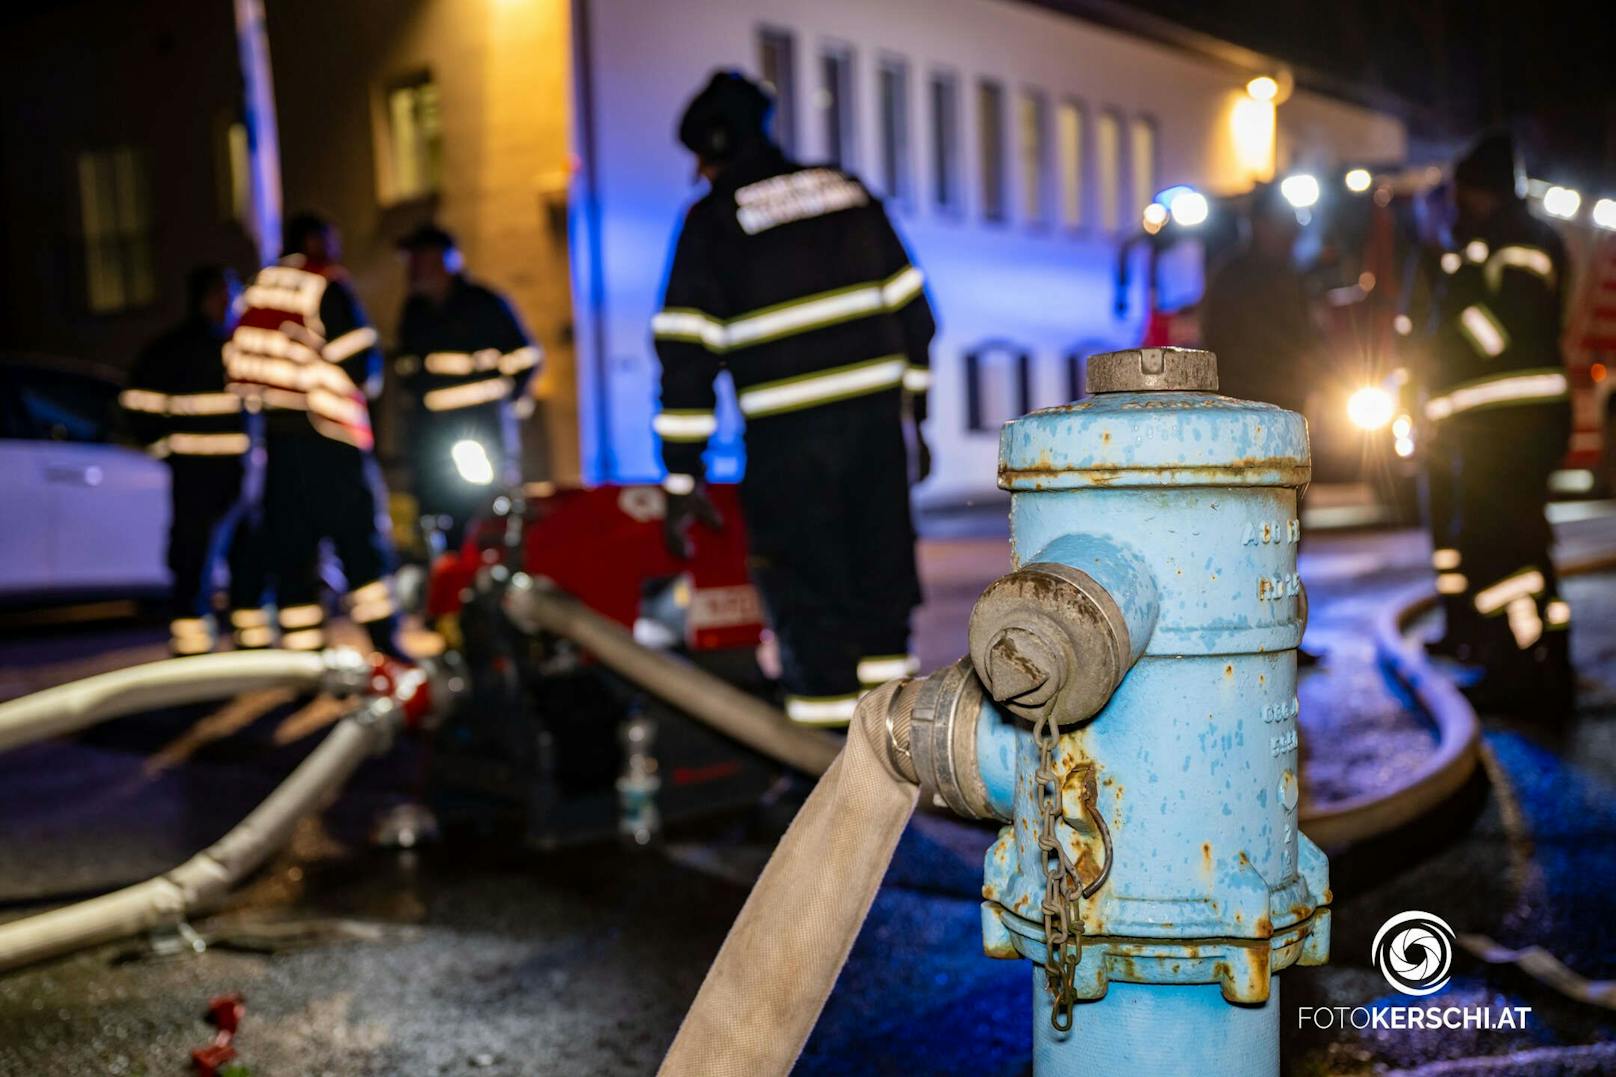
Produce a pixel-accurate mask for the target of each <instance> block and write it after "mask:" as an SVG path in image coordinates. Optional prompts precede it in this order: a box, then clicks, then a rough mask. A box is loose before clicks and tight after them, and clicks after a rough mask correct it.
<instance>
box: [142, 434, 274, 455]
mask: <svg viewBox="0 0 1616 1077" xmlns="http://www.w3.org/2000/svg"><path fill="white" fill-rule="evenodd" d="M251 447H252V440H251V439H250V438H248V437H247V435H246V434H170V435H168V437H166V438H161V439H159V440H158V441H156V442H154V443H153V444H152V447H151V451H152V452H153V453H154V454H156V455H157V456H240V455H241V454H242V453H244V452H246V451H247V450H248V449H250V448H251Z"/></svg>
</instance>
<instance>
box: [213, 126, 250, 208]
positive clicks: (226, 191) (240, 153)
mask: <svg viewBox="0 0 1616 1077" xmlns="http://www.w3.org/2000/svg"><path fill="white" fill-rule="evenodd" d="M218 147H219V148H218V158H217V161H216V167H215V175H216V176H217V177H218V179H217V188H218V192H219V217H220V219H222V220H226V221H245V220H247V219H248V210H249V208H250V207H249V205H248V203H249V201H250V200H251V198H252V148H251V145H250V144H249V142H248V135H247V125H246V124H244V123H242V122H241V121H240V120H230V119H225V120H223V121H222V122H221V123H220V125H219V142H218Z"/></svg>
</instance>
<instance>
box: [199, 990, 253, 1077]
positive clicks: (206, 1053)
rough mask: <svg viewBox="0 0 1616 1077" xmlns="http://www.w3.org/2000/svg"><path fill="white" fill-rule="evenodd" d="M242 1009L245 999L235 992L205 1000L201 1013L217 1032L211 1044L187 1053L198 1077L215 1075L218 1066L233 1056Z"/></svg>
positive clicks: (245, 1010) (245, 1009)
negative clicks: (205, 1008) (203, 1012)
mask: <svg viewBox="0 0 1616 1077" xmlns="http://www.w3.org/2000/svg"><path fill="white" fill-rule="evenodd" d="M246 1012H247V1004H246V1000H245V999H243V998H242V997H241V995H239V994H229V995H216V996H214V997H213V999H211V1000H210V1001H209V1002H208V1010H207V1013H205V1014H203V1015H202V1016H203V1019H204V1020H206V1021H207V1023H208V1024H210V1025H212V1026H213V1027H214V1028H215V1029H217V1031H216V1032H214V1034H213V1042H212V1043H210V1044H208V1045H207V1046H206V1047H198V1048H196V1050H194V1051H192V1052H191V1066H192V1068H193V1069H195V1070H196V1072H197V1074H198V1075H199V1077H218V1074H219V1068H220V1067H221V1066H223V1065H224V1064H225V1063H227V1062H230V1061H232V1060H233V1059H234V1058H235V1057H236V1048H235V1046H234V1042H235V1038H236V1030H237V1029H238V1028H240V1027H241V1018H242V1016H243V1015H244V1014H246Z"/></svg>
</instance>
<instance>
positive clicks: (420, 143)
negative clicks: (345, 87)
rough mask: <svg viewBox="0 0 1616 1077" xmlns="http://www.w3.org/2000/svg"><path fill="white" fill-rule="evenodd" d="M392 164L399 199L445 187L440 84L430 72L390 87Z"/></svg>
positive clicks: (392, 192) (388, 119)
mask: <svg viewBox="0 0 1616 1077" xmlns="http://www.w3.org/2000/svg"><path fill="white" fill-rule="evenodd" d="M387 133H388V143H389V145H388V149H389V154H388V156H389V164H390V165H391V168H392V177H391V178H392V191H391V194H392V199H393V201H396V202H402V201H406V200H408V199H411V198H421V197H424V196H426V195H430V194H434V193H436V192H437V191H439V190H441V189H442V187H443V117H442V112H441V111H440V109H439V107H438V84H437V83H435V82H433V81H432V77H431V76H430V75H422V76H419V77H417V78H414V79H411V80H410V81H408V82H403V83H399V84H397V85H395V86H393V87H392V88H391V89H389V90H388V91H387Z"/></svg>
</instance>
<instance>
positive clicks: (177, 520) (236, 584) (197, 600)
mask: <svg viewBox="0 0 1616 1077" xmlns="http://www.w3.org/2000/svg"><path fill="white" fill-rule="evenodd" d="M237 288H238V285H237V282H236V278H235V274H233V273H231V272H230V271H229V270H226V269H222V268H219V267H217V266H202V267H199V268H197V269H195V270H192V271H191V274H190V276H189V278H188V279H187V280H186V298H187V309H188V311H189V315H188V316H187V317H186V319H185V321H183V322H181V323H180V324H179V325H177V326H175V327H174V328H173V329H171V330H169V331H168V332H166V333H164V334H163V335H162V336H160V337H158V338H157V339H156V340H155V341H153V342H152V343H151V344H150V345H149V346H148V347H147V348H146V350H145V351H143V352H142V353H141V355H140V358H139V359H138V360H136V362H135V368H134V371H133V373H131V375H130V377H129V388H127V389H125V390H124V391H123V393H122V394H121V395H120V396H119V398H118V399H119V402H120V403H121V404H122V405H123V407H124V409H125V410H126V411H127V412H128V413H129V419H130V427H131V429H132V430H133V432H134V433H135V434H136V435H137V436H139V437H140V438H141V439H142V440H143V441H145V442H146V443H147V445H148V450H149V451H150V452H151V453H152V454H153V455H155V456H158V457H161V458H163V459H165V460H167V461H168V470H169V495H170V502H171V509H172V511H171V515H170V520H169V532H168V567H169V571H170V572H171V573H172V574H173V577H174V584H173V592H172V601H173V612H172V618H173V619H172V620H171V621H170V623H169V631H170V639H169V647H170V649H171V650H172V651H173V652H174V654H176V655H188V654H202V653H205V652H207V651H210V650H212V649H213V643H214V636H215V632H214V629H213V618H212V611H213V573H214V567H215V563H216V562H217V560H218V556H219V554H220V552H221V551H228V555H227V559H228V562H229V566H230V625H231V628H232V630H233V632H234V635H235V643H236V646H237V647H267V646H269V645H270V644H271V643H272V642H274V633H273V630H272V629H271V628H270V624H269V611H268V610H267V609H265V608H264V590H265V581H266V566H265V564H264V555H265V551H264V548H263V542H262V537H261V534H260V527H259V520H258V511H257V506H256V505H255V504H253V503H252V502H253V499H251V498H250V497H248V495H247V493H246V491H247V490H248V488H249V486H250V485H251V484H249V482H248V481H247V480H248V474H249V471H250V469H251V462H252V445H253V439H252V436H251V432H250V430H249V420H250V419H251V418H252V417H251V416H248V415H246V414H244V412H243V410H242V406H241V398H240V397H238V396H236V395H235V394H234V393H231V392H228V391H227V390H226V389H225V381H224V371H223V370H222V369H221V368H220V366H219V354H220V348H221V347H222V346H223V345H224V342H225V341H226V340H228V339H229V337H230V316H231V313H230V311H231V304H232V300H233V299H234V295H235V292H236V290H237Z"/></svg>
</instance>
